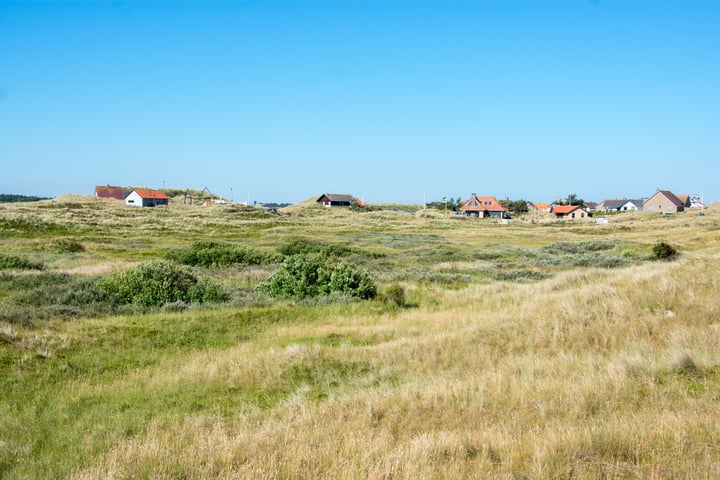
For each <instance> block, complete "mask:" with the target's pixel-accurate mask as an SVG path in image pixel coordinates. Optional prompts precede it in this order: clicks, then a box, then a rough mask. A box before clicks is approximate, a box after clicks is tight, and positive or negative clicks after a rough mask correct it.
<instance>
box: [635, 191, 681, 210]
mask: <svg viewBox="0 0 720 480" xmlns="http://www.w3.org/2000/svg"><path fill="white" fill-rule="evenodd" d="M657 195H662V196H663V197H665V198H666V199H667V200H668V201H670V202H671V203H672V204H673V205H675V206H676V207H684V206H685V204H684V203H683V202H682V200H680V199H679V198H678V197H676V196H675V194H674V193H672V192H671V191H670V190H657V191H656V192H655V193H654V194H653V195H652V196H651V197H650V198H648V199H647V200H645V203H649V202H650V201H651V200H652V199H653V198H654V197H655V196H657Z"/></svg>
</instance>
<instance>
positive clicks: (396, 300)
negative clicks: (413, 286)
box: [382, 284, 407, 308]
mask: <svg viewBox="0 0 720 480" xmlns="http://www.w3.org/2000/svg"><path fill="white" fill-rule="evenodd" d="M382 300H383V302H384V303H385V304H387V305H391V306H393V307H398V308H403V307H405V306H406V305H407V300H406V298H405V289H404V288H403V287H402V286H401V285H398V284H393V285H390V287H389V288H388V289H387V291H386V292H385V294H384V295H383V297H382Z"/></svg>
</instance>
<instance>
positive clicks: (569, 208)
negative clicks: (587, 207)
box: [553, 205, 582, 215]
mask: <svg viewBox="0 0 720 480" xmlns="http://www.w3.org/2000/svg"><path fill="white" fill-rule="evenodd" d="M578 208H582V207H580V205H556V206H555V207H553V213H554V214H556V215H557V214H560V215H567V214H568V213H571V212H574V211H575V210H577V209H578Z"/></svg>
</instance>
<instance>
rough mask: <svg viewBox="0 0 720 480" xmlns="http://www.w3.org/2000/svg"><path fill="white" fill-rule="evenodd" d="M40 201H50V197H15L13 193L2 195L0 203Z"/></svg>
mask: <svg viewBox="0 0 720 480" xmlns="http://www.w3.org/2000/svg"><path fill="white" fill-rule="evenodd" d="M38 200H50V199H49V198H48V197H34V196H28V195H15V194H12V193H0V203H17V202H37V201H38Z"/></svg>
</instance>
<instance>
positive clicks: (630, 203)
mask: <svg viewBox="0 0 720 480" xmlns="http://www.w3.org/2000/svg"><path fill="white" fill-rule="evenodd" d="M643 203H645V202H644V201H643V200H642V199H631V200H625V203H623V204H622V205H620V208H619V209H618V212H630V211H635V212H641V211H642V209H643Z"/></svg>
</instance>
